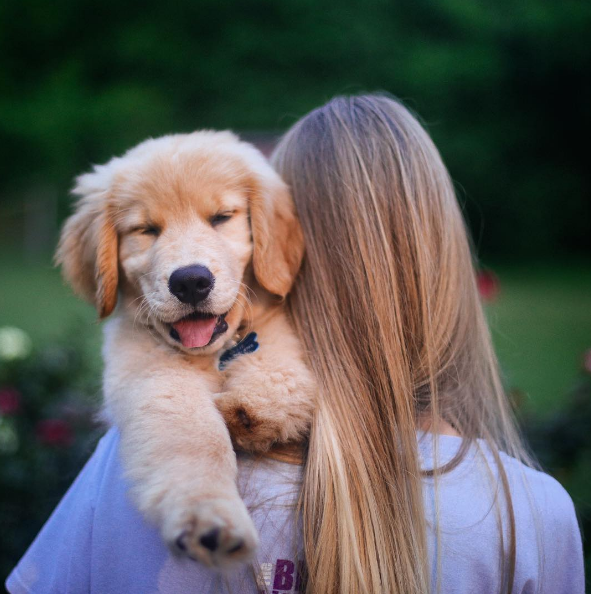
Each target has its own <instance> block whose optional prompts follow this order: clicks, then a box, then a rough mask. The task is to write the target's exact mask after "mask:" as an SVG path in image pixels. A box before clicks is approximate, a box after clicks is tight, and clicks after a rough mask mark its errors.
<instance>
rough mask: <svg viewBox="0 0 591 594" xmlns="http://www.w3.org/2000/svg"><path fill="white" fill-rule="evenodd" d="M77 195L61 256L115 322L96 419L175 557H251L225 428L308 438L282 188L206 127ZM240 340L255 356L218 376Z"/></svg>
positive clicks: (297, 254)
mask: <svg viewBox="0 0 591 594" xmlns="http://www.w3.org/2000/svg"><path fill="white" fill-rule="evenodd" d="M74 194H75V195H77V196H78V197H79V200H78V202H77V204H76V211H75V213H74V214H73V215H72V216H71V217H70V218H69V219H68V221H67V222H66V224H65V226H64V228H63V231H62V236H61V240H60V245H59V247H58V252H57V261H58V262H59V263H61V265H62V267H63V273H64V276H65V278H66V279H67V280H68V282H69V283H71V285H72V286H73V288H74V289H75V291H76V292H77V293H79V294H80V295H82V296H83V297H85V298H86V299H87V300H89V301H90V302H92V303H94V304H95V305H96V307H97V310H98V312H99V315H100V317H101V318H106V317H107V316H110V317H109V320H108V321H107V322H106V323H105V325H104V337H105V340H104V348H103V357H104V362H105V370H104V412H105V415H106V416H107V418H108V419H109V420H110V421H111V422H112V423H114V424H115V425H116V426H117V427H118V428H119V431H120V435H121V455H122V461H123V465H124V468H125V469H126V472H127V475H128V477H129V478H130V480H131V484H132V495H133V496H134V498H135V501H136V503H137V505H138V507H139V509H140V510H141V511H142V512H144V513H145V514H146V515H147V516H148V517H149V518H150V519H151V520H152V521H154V522H156V523H157V524H158V526H159V527H160V529H161V532H162V535H163V537H164V539H165V540H166V541H167V542H168V543H169V544H170V545H171V546H173V548H174V547H176V549H177V550H178V551H179V552H180V553H181V554H187V555H189V556H191V557H193V558H195V559H198V560H200V561H202V562H204V563H206V564H208V565H212V566H220V567H221V566H225V565H228V564H230V563H232V562H235V561H242V560H245V559H247V558H248V557H249V556H250V555H251V554H252V552H253V551H254V549H255V547H256V545H257V533H256V530H255V528H254V526H253V524H252V521H251V519H250V517H249V515H248V513H247V510H246V508H245V505H244V503H243V502H242V500H241V498H240V496H239V494H238V490H237V487H236V456H235V453H234V451H233V448H232V442H231V436H230V434H229V431H228V425H229V426H230V427H231V428H232V431H233V436H234V440H235V442H236V443H238V444H239V445H240V446H242V447H243V448H246V449H251V450H264V449H266V448H268V447H269V446H270V445H271V444H272V443H274V442H288V441H291V440H297V439H299V438H300V437H301V436H302V435H304V434H305V433H306V431H307V430H308V427H309V422H310V417H311V411H312V407H313V395H314V382H313V380H312V376H311V374H310V372H309V371H308V369H307V368H306V366H305V364H304V358H303V354H302V351H301V349H300V346H299V343H298V341H297V339H296V338H295V336H294V334H293V332H292V330H291V328H290V325H289V323H288V321H287V319H286V317H285V314H284V312H283V310H282V307H281V298H282V297H284V296H285V295H286V294H287V292H288V291H289V290H290V288H291V285H292V283H293V280H294V277H295V276H296V274H297V272H298V268H299V266H300V263H301V259H302V255H303V239H302V234H301V230H300V227H299V224H298V221H297V219H296V217H295V213H294V208H293V205H292V203H291V198H290V196H289V193H288V191H287V188H286V186H285V185H284V183H283V182H282V181H281V179H280V178H279V177H278V175H277V174H276V173H275V172H274V171H273V169H272V168H271V167H270V165H269V164H268V163H267V161H266V159H265V158H264V157H263V156H262V155H261V154H260V153H259V152H258V151H257V150H256V149H255V148H254V147H253V146H251V145H249V144H247V143H244V142H241V141H239V140H238V138H237V137H235V136H234V135H233V134H231V133H229V132H209V131H206V132H196V133H193V134H179V135H171V136H165V137H162V138H158V139H151V140H147V141H145V142H143V143H142V144H140V145H138V146H137V147H135V148H133V149H131V150H130V151H128V152H127V153H126V154H125V155H123V156H122V157H120V158H114V159H112V160H111V161H110V162H108V163H107V164H106V165H101V166H96V167H95V168H94V170H93V171H92V172H91V173H88V174H85V175H82V176H80V177H79V178H78V179H77V184H76V186H75V189H74ZM111 314H112V315H111ZM250 330H255V331H256V332H257V333H258V343H259V345H260V348H259V349H258V350H257V351H256V352H253V353H250V354H245V355H242V356H239V357H237V358H236V359H234V360H233V361H231V362H230V363H229V364H228V366H227V368H225V369H224V371H220V370H219V358H220V355H221V353H222V352H224V351H225V350H226V349H227V348H228V347H231V346H233V345H235V344H236V342H237V341H238V340H240V339H241V338H242V337H243V336H244V335H245V334H246V333H247V332H249V331H250ZM218 405H219V408H218ZM220 410H222V411H223V415H222V414H221V413H220ZM224 416H225V420H226V421H227V423H228V425H227V424H226V423H225V420H224Z"/></svg>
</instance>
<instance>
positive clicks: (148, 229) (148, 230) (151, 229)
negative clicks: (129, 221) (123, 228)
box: [130, 224, 162, 237]
mask: <svg viewBox="0 0 591 594" xmlns="http://www.w3.org/2000/svg"><path fill="white" fill-rule="evenodd" d="M130 233H140V234H141V235H152V236H154V237H158V236H159V235H160V233H162V228H161V227H159V226H158V225H151V224H146V225H140V226H138V227H134V228H133V229H131V231H130Z"/></svg>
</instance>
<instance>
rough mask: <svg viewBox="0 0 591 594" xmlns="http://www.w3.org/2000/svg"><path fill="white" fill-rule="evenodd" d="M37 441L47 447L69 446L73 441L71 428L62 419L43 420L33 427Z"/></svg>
mask: <svg viewBox="0 0 591 594" xmlns="http://www.w3.org/2000/svg"><path fill="white" fill-rule="evenodd" d="M35 433H36V434H37V439H38V440H39V441H40V442H41V443H43V444H45V445H49V446H64V447H67V446H70V445H72V442H73V441H74V434H73V432H72V428H71V427H70V424H69V423H68V422H67V421H64V420H63V419H45V420H43V421H39V422H38V423H37V426H36V427H35Z"/></svg>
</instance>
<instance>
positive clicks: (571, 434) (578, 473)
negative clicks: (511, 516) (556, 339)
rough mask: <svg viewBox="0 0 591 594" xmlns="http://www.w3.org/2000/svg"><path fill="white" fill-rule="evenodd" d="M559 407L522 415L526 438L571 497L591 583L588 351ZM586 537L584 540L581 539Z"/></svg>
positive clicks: (590, 359) (590, 357)
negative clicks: (581, 534)
mask: <svg viewBox="0 0 591 594" xmlns="http://www.w3.org/2000/svg"><path fill="white" fill-rule="evenodd" d="M583 369H584V371H583V372H582V373H581V376H580V377H579V379H578V380H577V382H576V383H575V385H574V387H573V389H572V390H571V391H570V393H569V394H567V396H566V398H565V399H564V400H565V403H564V406H563V408H562V409H561V410H560V411H557V412H554V413H553V414H551V415H547V416H545V417H540V416H533V415H532V416H529V417H528V416H526V417H525V418H524V419H523V420H522V423H523V427H524V428H525V432H526V438H527V440H528V441H529V444H530V445H531V448H532V450H533V451H534V452H535V454H536V456H537V458H538V460H539V462H540V464H541V466H542V468H543V469H544V470H545V471H546V472H549V473H550V474H552V475H553V476H554V477H555V478H557V479H558V480H559V481H560V483H561V484H562V485H563V486H564V487H565V489H566V490H567V491H568V493H569V495H570V496H571V497H572V499H573V502H574V504H575V508H576V510H577V516H578V518H579V524H580V526H581V530H582V532H583V548H584V551H585V566H586V575H587V585H588V586H591V542H590V538H589V537H590V536H591V499H590V498H589V494H590V493H591V476H590V475H589V468H591V432H590V431H589V427H590V426H591V350H589V351H588V352H587V353H586V354H585V356H584V359H583ZM585 536H586V540H585Z"/></svg>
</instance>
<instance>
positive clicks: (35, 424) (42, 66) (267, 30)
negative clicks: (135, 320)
mask: <svg viewBox="0 0 591 594" xmlns="http://www.w3.org/2000/svg"><path fill="white" fill-rule="evenodd" d="M590 35H591V4H589V3H588V2H584V1H573V0H562V1H560V2H558V1H550V0H523V1H521V2H509V1H508V0H497V1H496V2H494V3H491V2H483V1H481V0H474V1H471V2H467V1H465V0H439V1H437V2H434V1H427V0H412V1H411V0H398V1H397V2H387V1H385V0H384V1H377V0H366V1H365V2H363V3H361V2H356V1H353V0H339V2H329V1H322V0H280V1H276V0H235V1H233V2H231V1H229V0H184V1H180V0H179V1H177V2H168V3H163V2H160V1H158V2H156V1H154V0H143V1H142V2H138V1H128V2H125V3H121V2H119V1H117V2H115V0H103V1H101V2H98V3H97V2H90V1H89V0H55V1H54V2H51V3H49V2H46V1H41V0H25V1H24V2H23V1H22V0H19V1H17V0H4V1H3V2H2V3H1V4H0V113H1V114H2V116H1V118H0V163H1V164H2V168H1V170H2V175H1V176H0V533H1V534H2V538H1V539H0V577H1V578H2V579H3V578H4V577H5V576H6V574H7V573H8V571H9V570H10V569H11V567H12V566H13V565H14V564H15V562H16V561H17V560H18V558H19V557H20V556H21V555H22V553H23V552H24V550H25V549H26V547H27V546H28V544H30V542H31V540H32V538H33V537H34V535H35V534H36V532H37V531H38V530H39V528H40V526H41V525H42V524H43V522H44V521H45V520H46V519H47V517H48V515H49V513H50V512H51V510H52V509H53V507H54V506H55V504H56V501H57V500H59V498H60V496H61V495H62V494H63V492H64V491H65V489H67V487H68V486H69V484H70V483H71V481H72V480H73V478H74V477H75V475H76V473H77V471H78V470H79V468H80V467H81V465H82V464H83V463H84V461H85V460H86V459H87V457H88V455H89V454H90V452H91V451H92V448H93V446H94V444H95V443H96V439H97V438H98V436H100V434H101V428H100V427H98V426H97V424H96V423H94V421H93V417H92V413H93V411H94V410H95V409H96V406H97V403H98V402H99V399H100V353H99V348H100V347H99V345H100V327H99V325H98V324H97V323H96V321H95V320H96V316H95V313H94V312H93V310H92V309H91V308H90V307H89V306H87V305H85V304H83V303H82V302H80V301H79V300H77V299H76V298H74V297H73V296H72V295H71V294H70V291H69V290H68V289H67V288H66V287H64V285H63V284H62V282H61V279H60V277H59V273H58V272H57V271H56V270H55V269H54V268H53V267H52V264H51V257H52V252H53V250H54V248H55V243H56V237H57V233H58V230H59V227H60V225H61V223H62V221H63V219H64V217H65V216H66V215H67V214H68V212H69V209H70V198H69V196H68V191H69V189H70V188H71V186H72V179H73V177H74V176H75V175H77V174H79V173H81V172H83V171H85V170H88V169H89V168H90V166H91V164H94V163H101V162H104V161H107V160H108V159H109V158H110V157H111V156H113V155H115V154H119V153H121V152H123V151H125V150H126V149H127V148H129V147H131V146H132V145H134V144H136V143H138V142H139V141H141V140H143V139H145V138H146V137H148V136H158V135H161V134H165V133H169V132H181V131H192V130H195V129H199V128H204V127H211V128H217V129H220V128H231V129H233V130H236V131H238V132H240V133H242V134H243V135H244V136H245V138H247V139H251V140H254V141H256V142H258V143H259V145H260V146H262V147H263V148H264V149H265V150H268V149H269V148H270V147H272V145H273V142H274V139H275V138H276V137H277V135H278V134H280V133H281V131H283V130H285V129H286V128H287V127H288V126H289V125H291V124H292V123H293V122H294V121H295V120H296V119H297V118H298V117H299V116H301V115H303V114H304V113H306V112H307V111H309V110H310V109H312V108H314V107H316V106H318V105H319V104H321V103H323V102H324V101H326V100H327V99H329V98H330V97H332V96H333V95H335V94H350V93H359V92H363V91H386V92H389V93H392V94H394V95H396V96H398V97H399V98H401V99H402V100H403V101H404V102H405V103H406V105H407V106H409V107H410V108H411V109H412V110H414V111H416V112H417V113H418V114H419V115H420V116H421V118H422V121H423V122H424V124H425V126H426V127H427V129H428V130H429V132H430V133H431V135H432V136H433V138H434V140H435V142H436V144H437V146H438V147H439V149H440V151H441V153H442V154H443V158H444V160H445V162H446V163H447V165H448V167H449V170H450V172H451V175H452V177H453V179H454V181H455V183H456V189H457V193H458V197H459V200H460V202H461V204H462V205H463V208H464V211H465V214H466V218H467V220H468V222H469V225H470V227H471V229H472V233H473V237H474V242H475V245H476V248H477V252H478V256H479V260H480V262H481V266H482V269H481V272H480V274H479V286H480V290H481V293H482V297H483V299H484V300H485V301H486V304H487V305H486V307H487V311H488V314H489V319H490V323H491V327H492V330H493V334H494V339H495V343H496V347H497V350H498V353H499V357H500V360H501V365H502V368H503V371H504V376H505V381H506V386H507V390H508V391H509V392H510V394H511V396H512V399H513V401H514V403H515V407H516V411H517V414H518V415H519V416H520V418H521V420H522V424H523V427H524V430H525V432H526V434H527V435H528V437H529V439H530V441H531V443H532V447H533V449H534V450H535V452H536V454H537V455H538V457H539V458H540V460H541V462H542V464H543V465H544V466H545V468H546V469H547V470H548V471H549V472H551V473H552V474H554V475H555V476H556V477H557V478H558V480H560V481H561V482H562V484H563V485H564V486H565V487H566V488H567V489H568V490H569V492H570V493H571V496H572V497H573V499H574V501H575V504H576V506H577V510H578V514H579V518H580V521H581V524H582V526H583V528H584V530H585V531H586V532H587V534H588V535H591V479H590V478H589V477H590V475H591V431H590V430H589V427H591V350H589V349H591V258H590V255H591V178H590V176H589V164H588V158H589V149H588V138H589V133H590V132H591V127H590V118H591V110H590V108H589V106H590V105H591V83H590V74H591V44H590V43H589V38H590ZM588 555H589V553H588Z"/></svg>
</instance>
